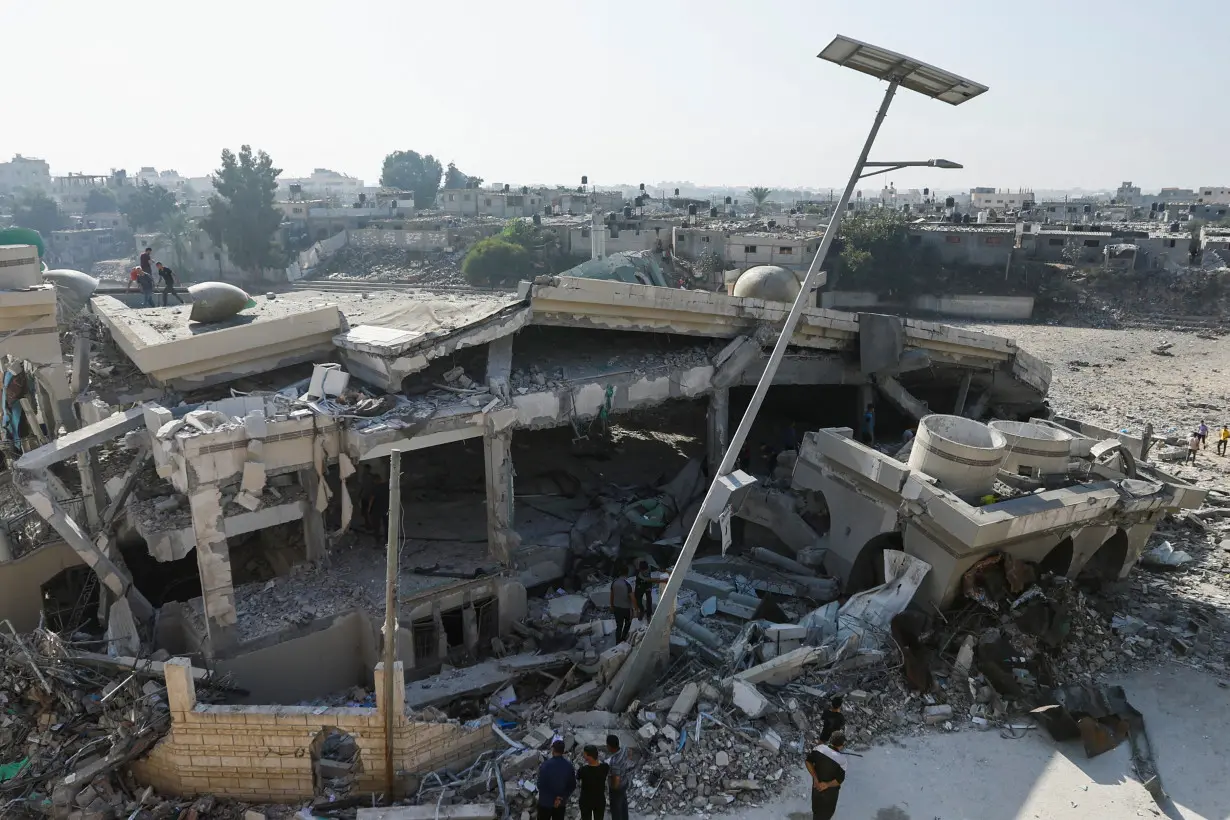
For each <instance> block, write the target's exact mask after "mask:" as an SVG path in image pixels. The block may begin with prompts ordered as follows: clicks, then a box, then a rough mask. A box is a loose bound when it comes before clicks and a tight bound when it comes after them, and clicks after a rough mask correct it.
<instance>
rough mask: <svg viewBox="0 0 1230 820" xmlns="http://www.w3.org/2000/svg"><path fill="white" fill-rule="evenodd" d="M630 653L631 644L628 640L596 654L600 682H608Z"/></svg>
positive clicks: (617, 672)
mask: <svg viewBox="0 0 1230 820" xmlns="http://www.w3.org/2000/svg"><path fill="white" fill-rule="evenodd" d="M630 654H632V645H631V644H629V643H628V642H626V641H625V642H623V643H618V644H615V646H612V647H611V648H610V649H608V650H606V651H605V652H603V653H602V654H601V655H599V656H598V675H597V680H598V682H600V683H610V682H611V681H613V680H615V676H616V675H617V674H619V669H620V667H622V666H623V665H624V661H626V660H627V659H628V656H629V655H630Z"/></svg>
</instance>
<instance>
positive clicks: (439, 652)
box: [431, 602, 448, 661]
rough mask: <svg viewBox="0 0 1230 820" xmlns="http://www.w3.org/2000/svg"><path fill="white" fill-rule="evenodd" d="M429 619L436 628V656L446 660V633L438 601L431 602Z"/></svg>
mask: <svg viewBox="0 0 1230 820" xmlns="http://www.w3.org/2000/svg"><path fill="white" fill-rule="evenodd" d="M431 620H432V623H433V626H434V627H435V630H436V657H437V658H439V659H440V660H442V661H446V660H448V633H447V632H445V631H444V615H443V614H442V613H441V611H440V604H439V602H432V605H431Z"/></svg>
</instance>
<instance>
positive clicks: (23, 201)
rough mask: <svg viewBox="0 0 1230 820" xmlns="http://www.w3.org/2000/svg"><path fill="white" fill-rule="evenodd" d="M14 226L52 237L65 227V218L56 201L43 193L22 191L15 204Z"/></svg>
mask: <svg viewBox="0 0 1230 820" xmlns="http://www.w3.org/2000/svg"><path fill="white" fill-rule="evenodd" d="M13 224H14V225H16V226H17V227H19V228H32V229H33V230H36V231H38V232H39V233H41V234H42V235H43V236H51V232H52V231H58V230H60V228H62V227H63V226H64V217H63V216H62V215H61V214H60V207H59V206H58V205H56V201H55V200H54V199H52V198H51V197H49V196H47V195H46V194H45V193H43V192H42V191H37V190H22V191H20V192H18V194H17V198H16V199H15V200H14V202H13Z"/></svg>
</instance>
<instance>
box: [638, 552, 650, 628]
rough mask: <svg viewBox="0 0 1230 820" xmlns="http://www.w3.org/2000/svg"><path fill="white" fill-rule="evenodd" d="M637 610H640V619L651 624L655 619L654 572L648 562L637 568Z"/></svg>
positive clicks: (643, 562) (642, 562)
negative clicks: (651, 619)
mask: <svg viewBox="0 0 1230 820" xmlns="http://www.w3.org/2000/svg"><path fill="white" fill-rule="evenodd" d="M636 608H637V609H639V610H640V612H639V613H637V614H638V617H641V618H644V619H645V623H649V619H650V618H652V617H653V572H651V571H650V569H649V562H648V561H641V563H640V564H638V565H637V568H636Z"/></svg>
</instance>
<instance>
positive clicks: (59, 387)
mask: <svg viewBox="0 0 1230 820" xmlns="http://www.w3.org/2000/svg"><path fill="white" fill-rule="evenodd" d="M34 380H35V382H37V384H38V386H39V387H40V388H41V389H42V391H43V392H44V393H45V395H46V396H47V398H48V401H47V404H46V407H45V408H44V410H45V411H46V412H45V415H46V417H47V421H48V425H47V426H48V428H49V429H50V430H51V434H52V436H53V437H54V436H55V433H56V430H58V429H59V428H60V427H63V428H64V430H65V431H66V432H69V433H71V432H73V431H74V430H76V429H77V428H78V427H79V426H80V425H79V424H78V423H77V414H76V412H75V411H74V407H73V393H72V390H70V389H69V386H68V372H67V371H66V370H65V368H64V365H63V364H49V365H44V366H43V367H40V368H38V369H37V370H35V371H34Z"/></svg>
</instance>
